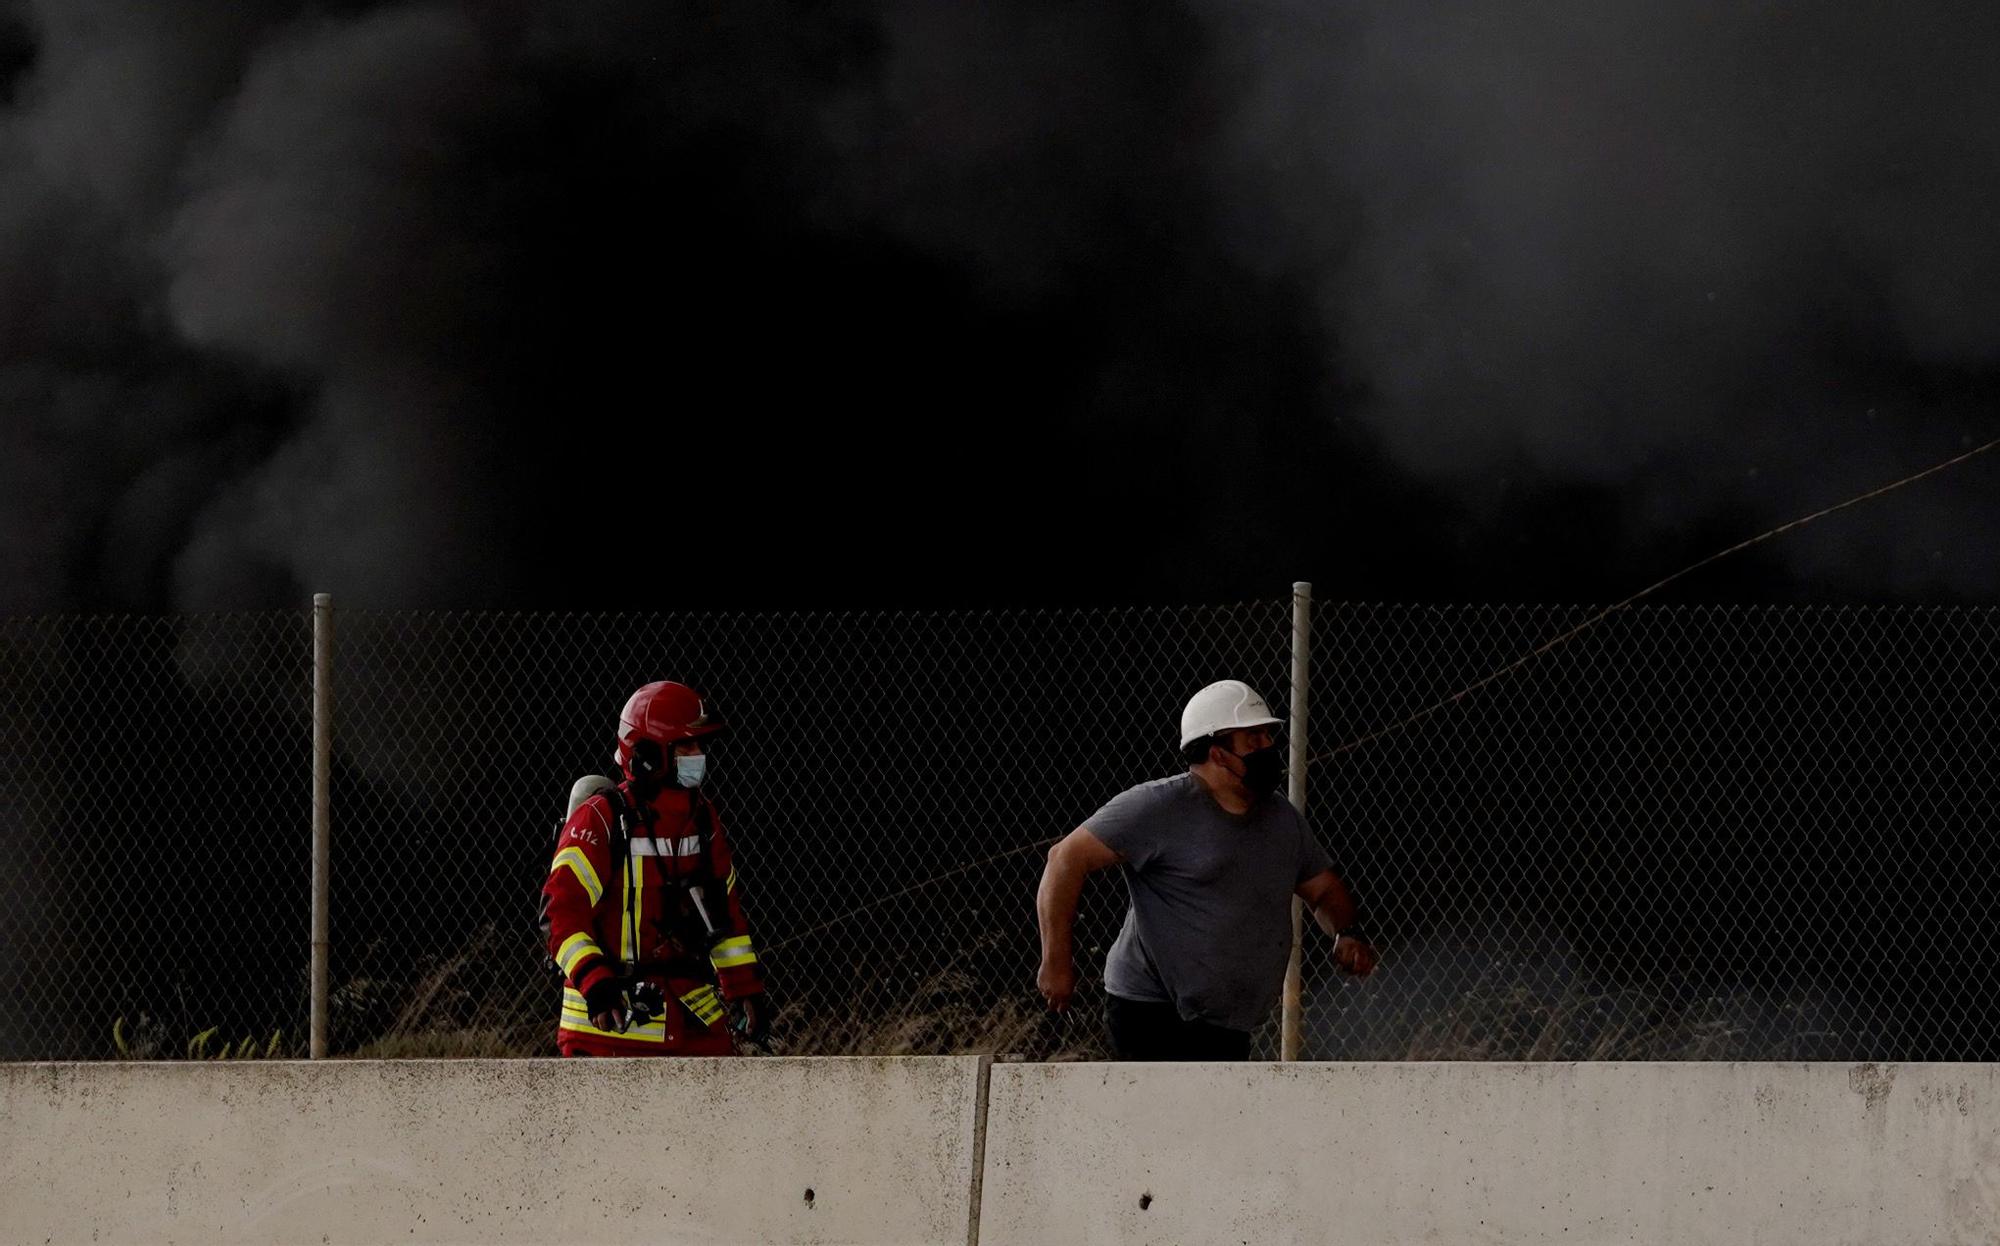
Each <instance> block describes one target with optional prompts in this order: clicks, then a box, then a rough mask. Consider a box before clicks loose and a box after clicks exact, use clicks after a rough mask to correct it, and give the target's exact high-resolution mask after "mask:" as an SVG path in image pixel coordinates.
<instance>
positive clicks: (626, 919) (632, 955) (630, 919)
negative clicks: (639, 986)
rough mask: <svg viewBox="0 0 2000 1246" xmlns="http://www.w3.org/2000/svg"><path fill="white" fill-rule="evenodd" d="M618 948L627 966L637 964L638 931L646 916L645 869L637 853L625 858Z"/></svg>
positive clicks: (620, 897)
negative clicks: (620, 949)
mask: <svg viewBox="0 0 2000 1246" xmlns="http://www.w3.org/2000/svg"><path fill="white" fill-rule="evenodd" d="M618 903H619V905H620V906H621V907H620V908H619V915H618V923H619V925H618V946H619V947H620V948H622V949H623V951H622V952H621V956H622V957H623V958H624V961H625V963H626V964H628V965H636V964H638V963H639V931H640V929H641V928H642V923H643V922H644V920H645V916H646V868H645V864H644V862H643V861H642V860H641V859H640V857H639V855H638V854H637V853H633V854H632V855H631V856H628V857H626V858H625V891H624V892H623V893H621V894H620V896H619V900H618Z"/></svg>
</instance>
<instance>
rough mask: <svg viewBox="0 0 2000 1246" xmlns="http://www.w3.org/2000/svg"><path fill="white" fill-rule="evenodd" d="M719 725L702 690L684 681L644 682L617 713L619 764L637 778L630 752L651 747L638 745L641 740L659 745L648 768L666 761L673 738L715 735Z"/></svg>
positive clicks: (689, 738)
mask: <svg viewBox="0 0 2000 1246" xmlns="http://www.w3.org/2000/svg"><path fill="white" fill-rule="evenodd" d="M722 725H723V724H722V720H721V719H720V718H717V717H716V716H715V715H713V714H711V713H709V712H708V703H707V702H705V701H703V700H702V699H701V694H700V693H699V692H696V691H695V690H694V689H692V688H690V687H688V686H687V685H686V684H677V683H673V682H671V681H668V680H661V681H660V682H658V683H651V684H647V685H646V686H645V687H643V688H641V689H639V690H638V691H637V692H635V693H633V694H632V696H631V699H629V700H627V701H626V702H625V709H624V710H623V711H622V712H621V713H620V714H619V715H618V768H619V769H620V770H623V771H624V772H625V775H626V777H627V778H636V777H637V774H636V772H635V771H634V770H633V768H632V758H633V754H634V753H635V752H650V751H652V750H644V749H641V748H640V746H641V744H642V743H643V742H646V741H650V742H651V743H653V744H654V745H656V746H658V750H659V756H658V757H657V758H654V759H651V762H650V766H649V767H648V768H650V767H651V766H658V765H660V764H662V763H663V762H664V761H665V759H666V756H667V754H668V752H669V751H670V750H671V747H672V746H673V744H674V743H675V742H676V741H680V740H693V739H696V738H698V737H700V736H705V735H714V734H715V733H716V732H718V731H720V730H722ZM641 760H642V761H644V760H647V759H645V758H643V757H642V758H641Z"/></svg>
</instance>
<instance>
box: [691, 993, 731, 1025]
mask: <svg viewBox="0 0 2000 1246" xmlns="http://www.w3.org/2000/svg"><path fill="white" fill-rule="evenodd" d="M681 1002H682V1003H683V1004H686V1005H687V1006H688V1011H689V1012H691V1013H693V1014H694V1015H695V1017H696V1018H697V1019H699V1020H700V1021H701V1023H702V1024H703V1025H714V1024H715V1023H716V1022H717V1021H719V1020H721V1019H722V1000H721V999H720V998H719V997H718V996H717V995H716V993H715V988H714V987H712V986H709V985H707V984H703V985H701V986H698V987H696V988H695V989H693V990H692V991H689V992H688V993H687V994H685V995H683V996H681Z"/></svg>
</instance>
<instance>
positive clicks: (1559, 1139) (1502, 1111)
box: [0, 1058, 2000, 1246]
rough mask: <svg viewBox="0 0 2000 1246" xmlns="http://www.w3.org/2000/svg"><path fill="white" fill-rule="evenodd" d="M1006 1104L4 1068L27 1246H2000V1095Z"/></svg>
mask: <svg viewBox="0 0 2000 1246" xmlns="http://www.w3.org/2000/svg"><path fill="white" fill-rule="evenodd" d="M988 1081H989V1078H988V1071H987V1066H986V1064H985V1062H984V1061H982V1060H980V1059H977V1058H964V1059H914V1060H910V1059H905V1060H892V1059H883V1060H735V1061H728V1060H715V1061H710V1060H687V1061H669V1060H657V1061H656V1060H589V1061H477V1060H464V1061H393V1062H373V1061H333V1062H327V1063H319V1064H300V1063H270V1064H265V1063H246V1064H242V1065H218V1064H193V1063H189V1064H94V1065H75V1064H70V1065H48V1064H41V1065H24V1064H16V1065H4V1064H0V1243H6V1244H7V1246H12V1244H13V1243H17V1242H35V1243H44V1242H46V1243H70V1242H99V1243H138V1242H145V1243H204V1244H206V1243H239V1242H324V1243H335V1244H337V1243H375V1242H430V1243H436V1242H482V1243H484V1242H492V1243H501V1244H506V1243H516V1242H532V1243H535V1244H536V1246H553V1244H555V1243H573V1242H574V1243H591V1242H605V1243H610V1242H619V1243H625V1242H660V1243H675V1242H686V1243H701V1244H702V1246H717V1244H721V1243H731V1242H744V1243H748V1242H759V1243H763V1242H780V1243H782V1242H870V1243H904V1242H908V1243H918V1242H921V1243H950V1244H952V1246H957V1244H959V1243H966V1242H977V1243H979V1244H980V1246H1009V1244H1010V1243H1033V1244H1034V1246H1046V1244H1048V1243H1064V1242H1091V1243H1119V1242H1202V1243H1208V1242H1241V1243H1265V1242H1315V1243H1317V1242H1366V1243H1371V1244H1372V1243H1382V1242H1423V1241H1436V1242H1460V1241H1475V1242H1476V1241H1505V1242H1525V1241H1532V1242H1542V1241H1571V1242H1584V1243H1598V1242H1613V1241H1616V1242H1627V1241H1660V1242H1696V1243H1699V1242H1716V1243H1730V1246H1739V1244H1742V1243H1753V1244H1754V1243H1813V1244H1814V1246H1820V1244H1821V1243H1843V1242H1847V1243H1869V1244H1870V1246H1874V1244H1877V1243H1887V1242H1896V1243H1903V1242H1926V1243H1932V1242H1992V1241H1995V1240H2000V1065H1882V1066H1876V1065H1858V1066H1846V1065H1796V1064H1794V1065H1769V1064H1581V1065H1566V1064H1533V1065H1523V1064H1514V1065H1493V1064H1365V1065H1341V1064H1300V1065H1269V1064H1261V1065H1213V1064H1211V1065H1112V1064H1070V1065H1006V1064H1003V1065H996V1066H992V1067H991V1071H990V1088H989V1085H988ZM982 1151H983V1162H982V1158H981V1157H982ZM808 1191H810V1195H808Z"/></svg>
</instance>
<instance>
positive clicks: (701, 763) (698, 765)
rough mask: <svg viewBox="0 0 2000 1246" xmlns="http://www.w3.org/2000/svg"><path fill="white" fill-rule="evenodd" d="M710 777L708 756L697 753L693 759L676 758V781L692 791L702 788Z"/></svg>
mask: <svg viewBox="0 0 2000 1246" xmlns="http://www.w3.org/2000/svg"><path fill="white" fill-rule="evenodd" d="M707 777H708V754H706V753H696V754H695V755H694V756H692V757H680V756H677V757H675V758H674V781H675V782H677V783H679V784H680V785H681V786H682V787H684V788H688V789H690V790H692V789H694V788H697V787H700V786H701V783H702V780H703V779H706V778H707Z"/></svg>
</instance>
